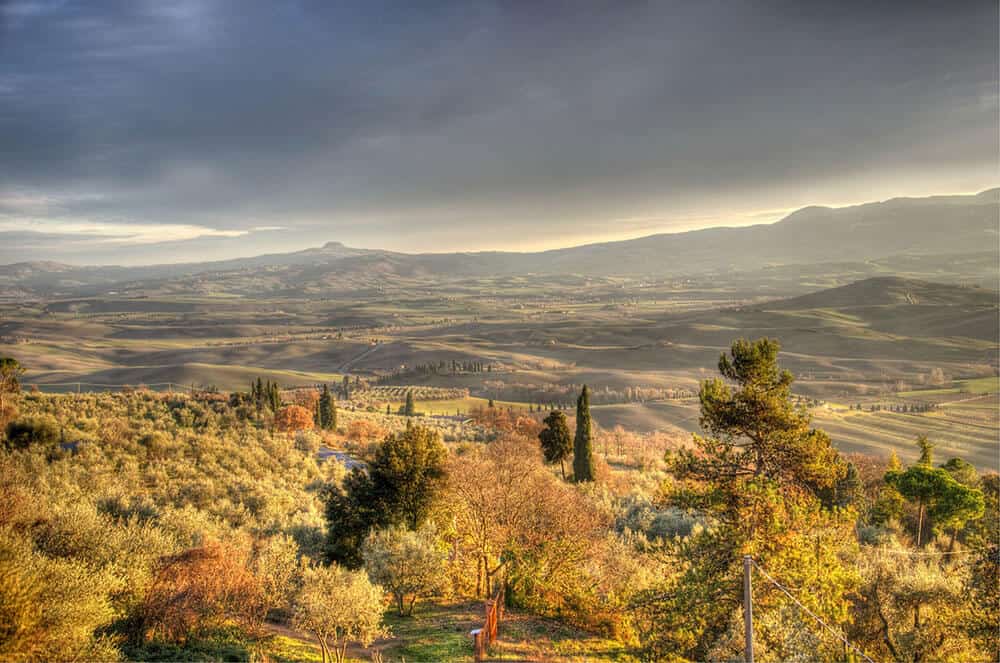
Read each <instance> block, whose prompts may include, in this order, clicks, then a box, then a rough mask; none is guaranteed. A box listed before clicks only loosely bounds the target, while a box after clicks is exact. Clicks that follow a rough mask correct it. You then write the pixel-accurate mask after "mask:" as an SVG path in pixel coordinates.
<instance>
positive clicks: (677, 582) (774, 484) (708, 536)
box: [649, 338, 858, 660]
mask: <svg viewBox="0 0 1000 663" xmlns="http://www.w3.org/2000/svg"><path fill="white" fill-rule="evenodd" d="M778 350H779V346H778V343H777V342H776V341H773V340H770V339H766V338H765V339H760V340H757V341H748V340H742V339H741V340H738V341H736V342H735V343H733V344H732V347H731V351H730V353H731V354H730V355H727V354H723V355H722V356H721V357H720V358H719V372H720V373H721V374H722V376H723V378H725V381H724V380H721V379H718V378H715V379H710V380H705V381H704V382H702V384H701V389H700V392H699V399H700V401H701V428H702V430H703V431H704V434H703V435H695V436H694V439H693V444H692V445H691V447H689V448H682V449H680V450H678V451H676V452H671V453H668V455H667V461H668V466H669V468H670V469H671V471H672V474H673V480H672V481H671V482H670V483H666V484H664V486H663V494H664V502H665V505H666V506H673V507H677V508H681V509H684V510H689V511H693V512H695V513H698V514H700V516H701V517H702V518H704V519H705V521H706V522H709V523H711V526H710V527H706V528H705V529H703V530H699V531H698V532H695V533H692V534H691V535H690V536H689V537H687V538H685V539H679V540H677V541H675V542H673V543H672V544H671V547H672V548H673V554H675V555H677V556H678V557H679V558H680V559H681V560H683V561H682V565H683V571H682V572H681V573H679V574H678V575H677V576H676V577H674V578H672V579H670V580H667V581H666V584H665V585H664V586H663V587H660V588H658V589H657V590H656V598H653V599H652V605H654V606H655V608H654V610H655V612H654V614H653V619H654V621H655V623H656V628H657V632H658V633H659V635H657V636H656V637H654V638H652V639H651V642H650V647H649V648H650V650H651V651H650V655H652V656H654V657H658V658H665V657H666V656H667V654H673V655H676V654H682V655H683V656H684V657H685V658H691V659H695V660H704V659H707V658H712V655H710V653H709V649H708V647H710V643H713V642H716V641H718V639H719V638H720V637H722V636H723V634H724V633H725V631H726V629H727V627H728V624H729V615H731V614H733V612H735V611H736V610H737V609H738V606H739V605H740V602H741V596H742V585H741V578H742V564H741V560H742V557H743V555H746V554H750V555H753V557H754V560H756V561H759V562H760V563H761V564H762V566H764V567H766V568H767V569H768V570H769V571H770V572H772V573H775V574H776V575H778V576H779V577H782V578H783V579H784V580H785V581H787V582H789V583H791V584H792V585H794V586H797V587H809V588H810V590H809V591H810V593H809V595H808V596H807V597H806V600H807V601H808V605H809V608H810V609H811V610H813V611H814V612H816V613H817V614H819V615H821V616H822V617H823V619H824V620H825V621H828V622H831V623H845V622H846V620H847V619H848V616H849V610H850V603H849V601H847V600H846V598H845V597H846V596H848V595H849V592H850V591H851V589H852V587H853V586H854V585H855V584H856V583H857V580H858V579H857V576H856V574H855V573H852V572H851V571H850V570H849V569H847V568H845V566H844V563H843V560H842V559H841V558H840V557H838V546H849V545H853V542H854V540H855V534H854V518H853V514H851V513H850V512H849V511H841V510H828V509H825V508H823V506H822V502H821V499H820V497H821V495H822V493H824V492H825V491H828V490H830V491H832V490H833V489H834V486H835V485H836V483H837V482H838V481H839V480H841V479H843V478H844V475H845V473H846V468H845V467H844V464H843V462H842V461H841V460H840V457H839V455H838V454H837V452H836V451H835V450H834V449H833V447H832V445H831V443H830V439H829V437H828V436H827V435H826V434H825V433H823V432H822V431H818V430H816V429H813V428H811V427H810V417H809V414H808V412H807V411H806V409H805V408H804V406H802V405H797V404H796V403H795V402H794V399H793V397H792V394H791V384H792V381H793V377H792V375H791V373H789V372H788V371H783V370H781V369H780V367H779V366H778V362H777V355H778ZM815 531H823V532H824V537H825V539H824V545H822V546H817V543H816V538H815V537H814V536H813V535H812V532H815ZM805 560H809V561H808V563H806V562H805ZM755 590H756V588H755ZM759 591H760V593H761V595H760V599H758V597H757V596H755V597H754V599H755V603H758V601H767V600H769V597H768V593H771V592H773V588H767V587H762V588H761V589H760V590H759ZM771 600H773V599H771ZM692 605H697V606H699V609H698V610H697V611H692V609H691V606H692ZM761 628H762V629H763V628H765V626H764V625H763V624H762V625H761ZM761 637H762V642H767V640H768V637H767V636H766V634H764V633H763V632H762V633H761ZM838 653H839V652H834V651H833V650H831V651H824V652H822V653H819V652H817V653H816V658H818V659H823V658H832V657H834V656H835V655H837V654H838ZM790 655H791V654H790V653H787V652H782V651H781V650H780V649H775V650H773V651H772V657H773V658H775V659H778V660H780V659H782V658H787V657H789V656H790ZM762 658H763V657H762Z"/></svg>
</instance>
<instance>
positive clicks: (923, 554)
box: [878, 548, 990, 557]
mask: <svg viewBox="0 0 1000 663" xmlns="http://www.w3.org/2000/svg"><path fill="white" fill-rule="evenodd" d="M988 550H990V548H967V549H966V550H951V551H943V552H923V551H920V550H892V549H890V548H878V551H879V552H882V553H888V554H890V555H907V556H910V557H944V556H946V555H971V554H972V553H977V552H986V551H988Z"/></svg>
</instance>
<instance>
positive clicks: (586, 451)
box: [573, 385, 594, 483]
mask: <svg viewBox="0 0 1000 663" xmlns="http://www.w3.org/2000/svg"><path fill="white" fill-rule="evenodd" d="M590 428H591V425H590V392H589V391H588V390H587V385H583V391H581V392H580V397H579V398H578V399H577V400H576V437H575V438H574V439H573V481H576V482H577V483H579V482H581V481H593V480H594V454H593V444H592V442H591V431H590Z"/></svg>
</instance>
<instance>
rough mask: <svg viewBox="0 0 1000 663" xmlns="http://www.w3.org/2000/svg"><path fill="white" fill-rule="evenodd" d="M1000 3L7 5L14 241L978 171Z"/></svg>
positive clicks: (680, 217) (269, 233) (769, 194)
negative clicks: (998, 4) (999, 5)
mask: <svg viewBox="0 0 1000 663" xmlns="http://www.w3.org/2000/svg"><path fill="white" fill-rule="evenodd" d="M417 6H419V7H420V9H419V10H417V9H416V7H417ZM997 24H998V17H997V3H996V2H995V1H994V0H982V1H978V2H972V1H963V0H952V1H951V2H933V3H930V2H928V3H924V2H920V1H919V0H909V1H907V2H895V3H894V2H853V1H846V0H845V1H839V2H826V1H824V2H801V1H791V0H790V1H788V2H765V1H763V0H761V1H758V2H733V1H730V0H722V1H719V2H714V1H712V0H702V1H699V2H689V1H685V2H672V1H669V0H658V1H654V2H648V3H641V2H629V1H627V0H615V1H609V2H606V3H597V2H595V3H590V2H577V1H570V0H567V1H565V2H551V3H550V2H496V3H478V2H474V1H472V0H465V1H461V2H456V3H441V4H432V3H430V2H419V3H409V2H408V3H403V2H400V3H387V4H381V3H379V2H377V1H372V0H365V1H364V2H357V3H334V2H328V1H326V0H298V1H294V0H293V1H282V2H255V1H252V0H197V1H196V0H183V1H177V2H171V1H170V0H148V1H147V0H122V1H121V2H101V1H98V0H79V1H73V0H0V262H13V261H18V260H25V259H54V260H63V261H67V262H76V263H96V262H100V263H120V264H134V263H143V262H173V261H180V260H201V259H206V258H219V257H232V256H238V255H252V254H256V253H261V252H271V251H284V250H292V249H298V248H304V247H307V246H315V245H318V244H322V243H324V242H326V241H331V240H337V241H342V242H344V243H346V244H349V245H354V246H367V247H382V248H390V249H395V250H402V251H446V250H466V249H467V250H476V249H492V248H499V249H513V250H530V249H537V248H543V247H553V246H566V245H571V244H580V243H584V242H588V241H596V240H606V239H618V238H625V237H635V236H641V235H645V234H651V233H654V232H671V231H677V230H685V229H691V228H697V227H704V226H711V225H737V224H749V223H761V222H768V221H773V220H775V219H777V218H780V217H781V216H782V215H783V214H785V213H787V212H788V211H790V210H792V209H794V208H797V207H800V206H804V205H808V204H828V205H845V204H852V203H858V202H865V201H870V200H878V199H885V198H889V197H893V196H900V195H909V196H921V195H930V194H935V193H959V192H975V191H979V190H982V189H985V188H989V187H991V186H996V185H997V184H998V183H1000V180H998V176H997V175H998V172H997V149H998V130H997V119H998V97H997V67H998V63H997V51H998V46H997Z"/></svg>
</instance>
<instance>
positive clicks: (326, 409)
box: [316, 384, 337, 430]
mask: <svg viewBox="0 0 1000 663" xmlns="http://www.w3.org/2000/svg"><path fill="white" fill-rule="evenodd" d="M316 416H317V421H316V423H317V424H318V425H319V427H320V428H322V429H324V430H334V429H335V428H337V405H336V403H334V402H333V396H332V395H331V394H330V388H329V387H328V386H327V385H325V384H324V385H323V393H322V394H321V395H320V397H319V403H318V404H317V406H316Z"/></svg>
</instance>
